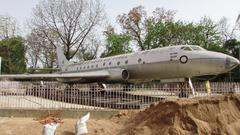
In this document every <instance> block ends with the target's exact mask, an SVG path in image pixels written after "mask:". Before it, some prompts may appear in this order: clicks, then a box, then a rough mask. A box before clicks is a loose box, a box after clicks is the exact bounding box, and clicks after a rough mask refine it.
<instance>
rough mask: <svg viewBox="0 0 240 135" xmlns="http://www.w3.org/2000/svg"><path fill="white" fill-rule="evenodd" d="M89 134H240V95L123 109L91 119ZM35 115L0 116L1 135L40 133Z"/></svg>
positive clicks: (63, 132) (68, 122) (70, 133)
mask: <svg viewBox="0 0 240 135" xmlns="http://www.w3.org/2000/svg"><path fill="white" fill-rule="evenodd" d="M62 120H63V122H64V123H63V124H61V126H60V127H58V128H57V135H74V127H75V126H74V125H75V123H76V121H77V119H62ZM88 129H89V135H115V134H116V135H120V134H124V135H125V134H126V135H143V134H144V135H159V134H167V135H192V134H212V135H219V134H227V135H228V134H229V135H238V134H240V96H239V95H226V96H215V97H205V98H203V97H202V98H192V99H179V100H166V101H161V102H159V103H158V104H155V105H151V107H150V108H148V109H146V110H142V111H125V112H121V113H119V114H117V115H115V116H112V117H111V118H110V119H100V120H95V119H90V121H89V122H88ZM41 132H42V125H41V124H40V123H39V122H38V121H35V120H34V118H0V135H41Z"/></svg>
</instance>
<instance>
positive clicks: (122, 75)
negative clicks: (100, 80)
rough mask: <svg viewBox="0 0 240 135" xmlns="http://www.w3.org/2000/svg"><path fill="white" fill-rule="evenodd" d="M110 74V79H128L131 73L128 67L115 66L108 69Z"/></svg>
mask: <svg viewBox="0 0 240 135" xmlns="http://www.w3.org/2000/svg"><path fill="white" fill-rule="evenodd" d="M108 72H109V74H110V76H109V77H108V78H107V80H108V81H127V80H128V79H129V78H130V74H129V72H128V71H127V70H126V69H121V68H115V69H109V70H108Z"/></svg>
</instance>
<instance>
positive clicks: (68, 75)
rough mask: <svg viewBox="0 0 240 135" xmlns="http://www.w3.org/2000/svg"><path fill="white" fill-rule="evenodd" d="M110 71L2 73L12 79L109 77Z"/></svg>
mask: <svg viewBox="0 0 240 135" xmlns="http://www.w3.org/2000/svg"><path fill="white" fill-rule="evenodd" d="M109 75H110V73H109V72H108V71H106V70H102V71H90V72H78V73H53V74H10V75H0V79H1V78H10V79H11V78H12V79H31V78H32V79H44V78H94V77H98V78H101V77H108V76H109Z"/></svg>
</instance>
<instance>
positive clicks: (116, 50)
mask: <svg viewBox="0 0 240 135" xmlns="http://www.w3.org/2000/svg"><path fill="white" fill-rule="evenodd" d="M105 35H106V40H107V45H106V50H105V51H104V52H103V54H102V57H108V56H114V55H119V54H125V53H129V52H132V49H131V48H130V46H129V42H130V40H131V38H130V36H128V35H125V34H116V33H114V32H113V31H111V32H110V31H107V32H106V34H105Z"/></svg>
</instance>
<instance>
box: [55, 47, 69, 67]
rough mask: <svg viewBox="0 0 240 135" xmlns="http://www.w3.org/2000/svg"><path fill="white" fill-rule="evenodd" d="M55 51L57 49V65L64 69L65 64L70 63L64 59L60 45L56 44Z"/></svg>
mask: <svg viewBox="0 0 240 135" xmlns="http://www.w3.org/2000/svg"><path fill="white" fill-rule="evenodd" d="M56 49H57V50H56V51H57V62H58V66H59V68H61V69H64V68H65V67H66V66H68V65H69V64H70V62H69V61H68V60H67V59H66V57H65V55H64V53H63V49H62V47H60V46H58V45H56Z"/></svg>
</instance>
